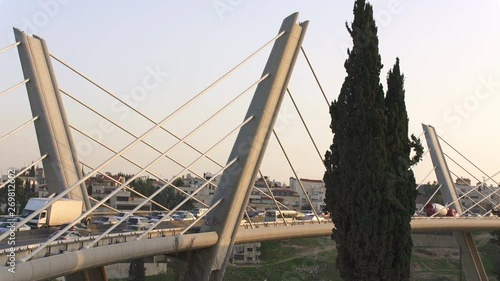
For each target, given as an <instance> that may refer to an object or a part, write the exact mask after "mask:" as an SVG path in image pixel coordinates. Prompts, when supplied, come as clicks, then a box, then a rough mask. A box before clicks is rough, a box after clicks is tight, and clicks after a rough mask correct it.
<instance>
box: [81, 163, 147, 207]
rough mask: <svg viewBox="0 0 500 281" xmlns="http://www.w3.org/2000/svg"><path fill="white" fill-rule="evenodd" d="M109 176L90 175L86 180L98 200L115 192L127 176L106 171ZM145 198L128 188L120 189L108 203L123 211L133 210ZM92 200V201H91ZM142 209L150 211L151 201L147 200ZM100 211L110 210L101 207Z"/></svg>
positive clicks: (92, 194) (93, 195)
mask: <svg viewBox="0 0 500 281" xmlns="http://www.w3.org/2000/svg"><path fill="white" fill-rule="evenodd" d="M106 175H107V176H108V177H110V178H112V179H110V178H108V177H105V176H103V175H97V176H95V177H90V178H89V179H87V180H86V181H85V185H86V186H87V187H91V196H92V197H94V198H95V199H96V200H102V199H104V198H105V197H106V196H107V195H108V194H110V193H111V192H114V191H115V190H116V189H117V188H118V187H120V186H121V185H122V184H123V183H125V178H124V177H122V176H119V175H111V174H110V173H106ZM144 201H145V199H143V198H142V197H138V196H137V195H135V194H133V193H132V192H131V191H128V190H125V189H124V190H120V191H119V192H117V193H116V194H115V195H113V196H112V197H111V198H109V199H108V200H107V201H106V205H108V206H110V207H112V208H115V209H117V210H121V211H127V210H132V209H134V208H136V207H137V206H138V205H139V204H141V203H143V202H144ZM91 202H92V201H91ZM140 210H142V211H150V210H151V202H146V203H145V204H144V205H143V206H142V207H141V208H140ZM98 211H102V212H106V211H109V209H108V208H106V207H102V206H101V207H99V208H98Z"/></svg>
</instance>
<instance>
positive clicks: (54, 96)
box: [14, 29, 90, 209]
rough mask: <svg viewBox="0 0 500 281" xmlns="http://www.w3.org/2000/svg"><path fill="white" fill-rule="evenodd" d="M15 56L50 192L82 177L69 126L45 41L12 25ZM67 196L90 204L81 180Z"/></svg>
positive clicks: (57, 191) (87, 206) (59, 189)
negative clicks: (27, 99)
mask: <svg viewBox="0 0 500 281" xmlns="http://www.w3.org/2000/svg"><path fill="white" fill-rule="evenodd" d="M14 34H15V37H16V40H17V41H19V42H21V44H20V45H19V46H18V51H19V58H20V60H21V65H22V69H23V73H24V77H25V79H30V80H29V82H28V83H27V84H26V88H27V91H28V98H29V101H30V105H31V112H32V114H33V116H39V117H40V118H39V119H38V120H36V121H35V122H34V124H35V130H36V135H37V140H38V147H39V149H40V154H41V155H44V154H48V156H47V157H46V158H45V159H44V160H43V168H44V172H45V177H46V180H47V185H48V188H49V192H50V193H60V192H62V191H63V190H65V189H66V188H67V187H68V186H71V185H72V184H74V183H75V182H76V181H77V180H78V179H80V178H81V177H82V175H81V168H80V165H79V162H78V157H77V154H76V150H75V146H74V144H73V138H72V136H71V132H70V129H69V125H68V121H67V118H66V114H65V111H64V106H63V103H62V99H61V97H60V93H59V86H58V85H57V81H56V78H55V74H54V70H53V68H52V63H51V60H50V56H49V52H48V50H47V45H46V43H45V41H44V40H43V39H41V38H38V37H30V36H27V35H26V34H25V33H24V32H22V31H20V30H18V29H14ZM68 196H69V198H71V199H78V200H81V201H83V205H84V208H85V209H87V208H90V201H89V199H88V195H87V189H86V187H85V184H84V183H82V184H81V186H80V189H74V190H73V191H72V192H71V193H69V195H68Z"/></svg>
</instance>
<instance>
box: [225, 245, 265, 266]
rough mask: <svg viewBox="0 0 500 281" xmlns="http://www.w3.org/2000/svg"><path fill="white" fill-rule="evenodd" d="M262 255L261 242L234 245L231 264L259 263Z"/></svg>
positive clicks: (230, 259)
mask: <svg viewBox="0 0 500 281" xmlns="http://www.w3.org/2000/svg"><path fill="white" fill-rule="evenodd" d="M260 254H261V253H260V242H253V243H246V244H238V245H234V246H233V252H232V255H231V257H230V258H229V262H230V263H233V264H245V263H246V264H248V263H258V262H259V261H260Z"/></svg>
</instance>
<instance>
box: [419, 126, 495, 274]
mask: <svg viewBox="0 0 500 281" xmlns="http://www.w3.org/2000/svg"><path fill="white" fill-rule="evenodd" d="M422 127H423V129H424V131H425V139H426V141H427V146H428V147H429V150H430V151H429V152H430V154H431V158H432V163H433V165H434V166H435V167H436V169H435V172H436V178H437V180H438V182H439V184H442V185H443V188H441V192H442V196H443V201H444V203H447V202H455V203H453V204H451V205H450V207H452V208H455V210H456V211H457V213H458V214H461V213H462V205H461V204H460V201H457V198H458V197H457V193H456V191H455V185H454V184H453V179H452V178H451V175H450V171H449V169H448V164H446V159H445V158H444V154H443V151H442V149H441V145H440V144H439V140H438V137H437V134H436V130H435V129H434V127H432V126H428V125H424V124H422ZM453 236H454V237H455V241H456V242H457V244H458V246H459V247H461V249H463V250H464V251H463V253H462V254H463V255H462V260H463V262H462V265H463V269H464V272H465V275H466V277H467V280H469V281H476V280H477V281H486V280H488V275H487V274H486V271H485V270H484V266H483V262H482V261H481V256H480V255H479V251H478V250H477V247H476V244H475V242H474V239H473V237H472V234H471V233H470V232H453Z"/></svg>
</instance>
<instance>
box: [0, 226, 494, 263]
mask: <svg viewBox="0 0 500 281" xmlns="http://www.w3.org/2000/svg"><path fill="white" fill-rule="evenodd" d="M430 221H439V222H436V223H430ZM491 222H498V223H497V224H495V225H493V226H492V225H491V224H490V223H491ZM303 225H318V222H317V221H315V220H308V221H293V222H288V226H303ZM321 225H325V228H324V230H325V231H326V232H328V231H331V229H332V228H333V225H332V223H331V220H322V221H321ZM283 226H285V224H284V223H283V222H259V223H252V224H250V223H244V224H242V225H240V228H241V229H249V230H250V229H262V228H272V227H283ZM441 228H442V229H443V231H449V229H450V228H452V229H457V228H464V229H472V230H491V229H500V219H499V218H498V217H487V218H460V217H434V218H426V217H414V218H413V222H412V231H413V232H427V231H439V229H441ZM183 229H184V227H175V228H165V229H157V230H153V231H150V232H149V233H148V234H147V235H146V236H145V237H144V239H152V238H158V237H166V236H175V235H177V234H179V233H181V232H182V230H183ZM286 231H287V230H286V228H283V232H282V233H281V234H280V235H281V236H280V237H282V239H286V236H287V234H286ZM246 232H248V233H251V232H252V231H246ZM255 232H258V231H257V230H256V231H255ZM326 232H325V233H326ZM143 233H144V231H136V232H123V233H113V234H108V235H107V236H106V237H105V238H103V239H102V240H100V241H99V242H98V243H97V244H96V245H95V247H102V246H109V245H113V244H119V243H126V242H132V241H134V240H135V239H136V238H137V237H139V236H140V235H141V234H143ZM321 233H322V235H323V234H324V233H323V232H321ZM324 235H328V233H326V234H324ZM247 236H248V235H247ZM278 236H279V235H278ZM278 236H276V237H274V238H273V239H267V238H266V237H260V238H253V240H252V241H259V240H258V239H260V240H275V239H277V237H278ZM303 236H304V237H305V236H308V233H304V235H303ZM313 236H314V235H313ZM245 239H246V240H244V241H243V240H241V241H239V243H245V242H248V241H250V240H251V239H250V240H249V239H248V238H245ZM91 240H93V236H88V237H82V238H78V239H74V240H68V241H54V242H52V243H51V244H49V246H48V247H47V248H46V249H44V250H43V251H40V252H39V253H38V254H37V255H35V256H34V257H33V259H38V258H44V257H47V256H52V255H57V254H61V253H66V252H68V251H70V252H73V251H79V250H81V249H82V248H83V246H84V245H85V243H86V242H87V241H91ZM40 245H41V243H36V244H31V245H26V246H18V247H12V248H4V249H0V264H1V265H7V263H8V262H9V259H10V256H9V255H12V254H11V253H15V260H16V261H17V260H20V259H22V258H23V257H25V256H27V255H28V254H29V253H30V252H31V251H32V250H34V249H36V248H38V247H39V246H40ZM33 259H32V260H33Z"/></svg>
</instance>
